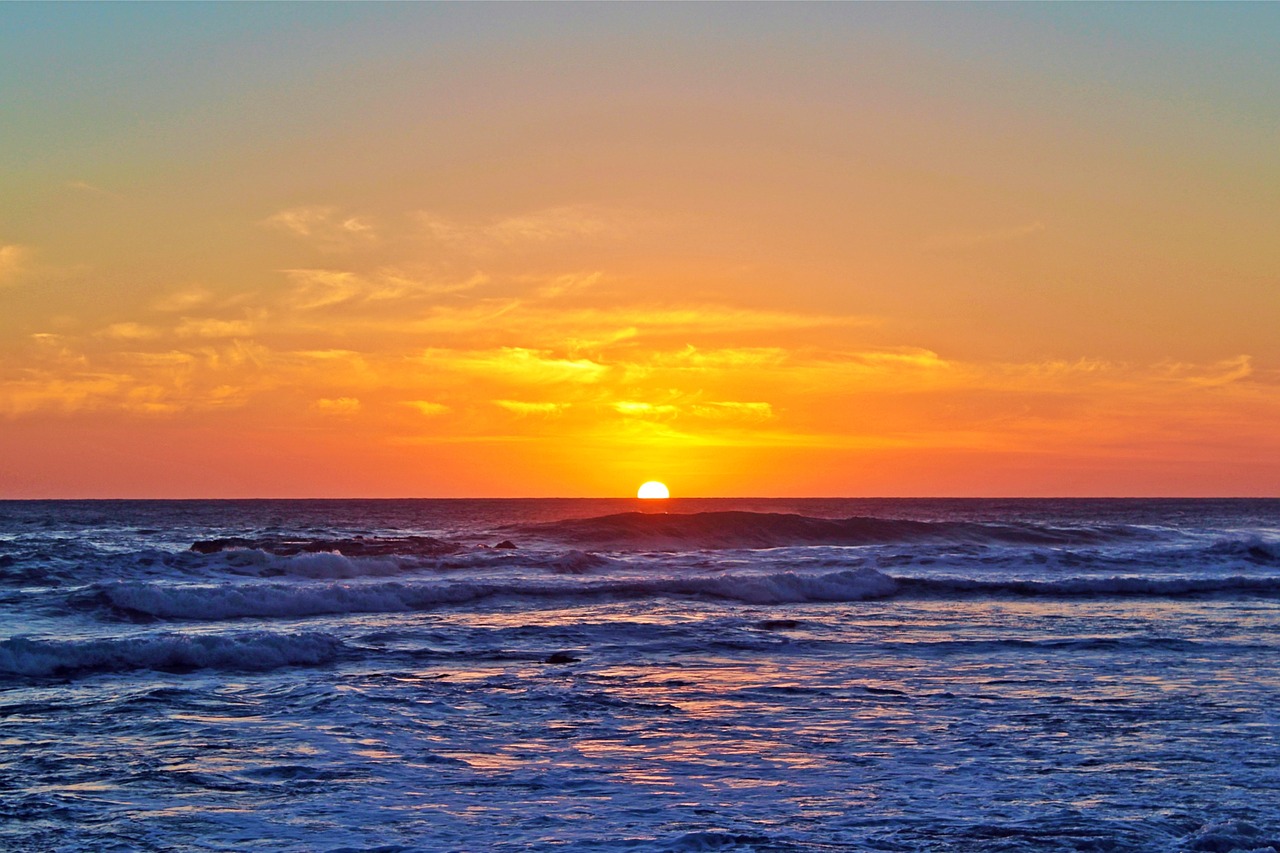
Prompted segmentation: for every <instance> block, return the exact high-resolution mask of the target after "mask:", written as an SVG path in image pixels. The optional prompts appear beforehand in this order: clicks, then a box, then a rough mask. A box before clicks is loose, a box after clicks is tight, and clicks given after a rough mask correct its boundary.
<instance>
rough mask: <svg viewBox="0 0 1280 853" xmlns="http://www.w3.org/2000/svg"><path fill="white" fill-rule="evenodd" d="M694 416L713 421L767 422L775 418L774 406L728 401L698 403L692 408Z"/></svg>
mask: <svg viewBox="0 0 1280 853" xmlns="http://www.w3.org/2000/svg"><path fill="white" fill-rule="evenodd" d="M691 411H692V412H693V414H695V415H697V416H698V417H701V418H709V419H712V420H734V421H751V422H760V421H767V420H770V419H772V418H773V417H774V414H773V406H772V405H770V404H769V403H740V402H736V401H731V400H726V401H722V402H717V403H696V404H694V405H693V406H692V408H691Z"/></svg>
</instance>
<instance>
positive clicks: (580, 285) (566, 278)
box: [534, 270, 604, 299]
mask: <svg viewBox="0 0 1280 853" xmlns="http://www.w3.org/2000/svg"><path fill="white" fill-rule="evenodd" d="M603 277H604V273H603V272H600V271H599V270H597V271H596V272H590V273H569V274H567V275H558V276H556V277H554V278H552V279H551V280H550V281H547V282H546V283H544V284H543V285H542V286H540V287H539V288H538V289H537V290H535V291H534V294H535V295H536V296H538V297H539V298H541V299H555V298H556V297H558V296H567V295H570V294H574V293H581V292H582V291H584V290H588V289H590V288H592V287H595V286H596V285H597V284H599V283H600V280H601V279H602V278H603Z"/></svg>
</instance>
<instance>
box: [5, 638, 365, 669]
mask: <svg viewBox="0 0 1280 853" xmlns="http://www.w3.org/2000/svg"><path fill="white" fill-rule="evenodd" d="M341 648H342V643H341V642H339V641H338V640H337V639H335V638H333V637H330V636H328V635H326V634H318V633H303V634H280V633H275V632H270V631H246V632H241V633H235V634H157V635H150V636H144V637H128V638H121V639H97V640H40V639H33V638H29V637H14V638H12V639H9V640H4V641H3V642H0V674H3V675H9V676H25V677H47V676H67V675H78V674H84V673H96V672H128V671H132V670H139V669H152V670H161V671H188V670H196V669H221V670H248V671H259V672H260V671H265V670H273V669H279V668H281V667H286V666H298V665H315V664H322V663H328V662H330V661H332V660H334V659H335V658H336V657H337V656H338V653H339V651H340V650H341Z"/></svg>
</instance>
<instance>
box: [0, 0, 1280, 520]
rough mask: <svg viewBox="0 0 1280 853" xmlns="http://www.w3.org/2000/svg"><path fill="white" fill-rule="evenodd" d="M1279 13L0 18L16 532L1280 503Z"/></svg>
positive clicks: (969, 10)
mask: <svg viewBox="0 0 1280 853" xmlns="http://www.w3.org/2000/svg"><path fill="white" fill-rule="evenodd" d="M1278 10H1280V6H1276V5H1274V4H1252V5H1249V4H1245V5H1229V6H1225V7H1223V6H1212V7H1210V6H1202V5H1190V4H1187V5H1159V6H1152V5H1135V6H1104V5H1092V4H1091V5H1087V6H1079V7H1077V6H1065V5H1064V6H1056V5H1040V4H1034V5H1026V6H1018V5H1010V4H1001V5H995V6H990V5H946V6H933V5H922V4H903V5H894V4H886V5H863V4H853V5H837V4H831V5H801V6H790V5H776V6H775V5H766V4H760V5H757V4H752V5H748V6H740V5H731V4H704V5H694V6H676V5H667V4H660V5H657V6H633V5H614V4H607V5H605V4H602V5H598V6H585V5H568V6H561V5H555V4H550V5H543V4H534V5H529V6H511V5H485V4H481V5H476V6H466V5H451V4H435V5H426V4H424V5H413V4H410V5H403V6H384V5H374V6H370V7H366V6H357V5H351V6H343V5H330V6H293V5H281V6H241V5H226V6H197V7H179V6H153V5H138V6H114V5H113V6H100V7H74V8H72V7H58V6H23V5H16V4H8V5H6V6H4V7H2V8H0V34H2V35H0V79H7V80H11V81H14V82H15V83H16V84H17V89H16V90H20V91H21V92H22V93H23V94H22V95H21V96H20V97H19V98H17V99H16V102H13V103H6V106H5V110H6V113H8V114H9V116H10V117H9V118H7V119H6V121H5V122H3V123H2V124H3V127H2V128H0V165H2V166H3V171H2V172H0V177H2V179H3V181H4V184H3V199H4V202H5V203H4V205H3V210H2V211H0V497H188V496H198V497H221V496H302V497H311V496H314V497H323V496H335V497H341V496H487V495H493V496H515V495H538V496H541V495H563V496H578V495H588V496H591V495H600V496H606V495H625V494H633V493H634V490H635V487H636V486H637V485H638V484H639V483H640V482H642V481H644V480H647V479H655V478H656V479H661V480H664V481H665V482H667V483H668V484H669V485H670V486H671V488H672V491H673V493H674V494H676V495H686V496H692V495H706V496H714V495H1276V494H1280V429H1278V428H1277V426H1276V424H1280V336H1278V335H1277V333H1276V329H1277V328H1278V327H1280V323H1278V322H1277V321H1278V320H1280V239H1277V237H1276V235H1277V234H1280V197H1277V192H1276V191H1277V187H1280V157H1278V156H1277V153H1276V152H1277V150H1280V149H1278V148H1277V146H1276V145H1275V139H1276V130H1277V127H1280V106H1278V105H1277V103H1278V102H1277V101H1276V99H1275V98H1274V92H1275V91H1278V90H1280V67H1277V66H1278V63H1277V61H1276V59H1275V53H1274V45H1273V44H1272V42H1271V40H1270V39H1269V38H1267V37H1266V34H1267V33H1274V32H1276V31H1277V28H1276V27H1277V24H1280V11H1278Z"/></svg>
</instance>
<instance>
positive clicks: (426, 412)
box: [403, 400, 452, 417]
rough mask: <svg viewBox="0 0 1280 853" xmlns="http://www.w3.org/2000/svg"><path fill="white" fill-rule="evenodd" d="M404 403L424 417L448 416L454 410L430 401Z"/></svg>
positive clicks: (407, 401) (406, 401)
mask: <svg viewBox="0 0 1280 853" xmlns="http://www.w3.org/2000/svg"><path fill="white" fill-rule="evenodd" d="M403 403H404V405H406V406H408V407H410V408H411V409H413V410H414V411H415V412H417V413H418V414H420V415H423V416H424V417H436V416H438V415H446V414H448V413H449V412H451V411H452V409H450V408H449V407H448V406H446V405H445V404H443V403H434V402H432V401H430V400H404V401H403Z"/></svg>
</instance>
